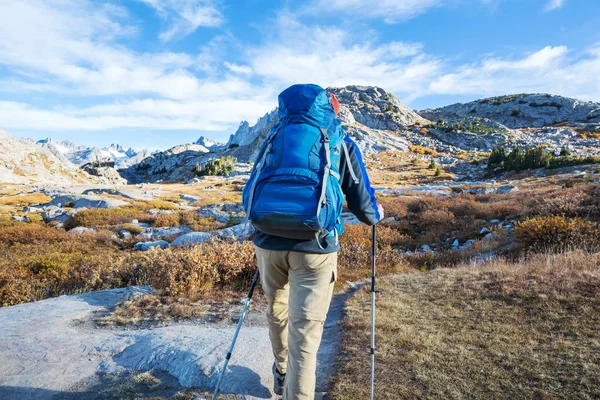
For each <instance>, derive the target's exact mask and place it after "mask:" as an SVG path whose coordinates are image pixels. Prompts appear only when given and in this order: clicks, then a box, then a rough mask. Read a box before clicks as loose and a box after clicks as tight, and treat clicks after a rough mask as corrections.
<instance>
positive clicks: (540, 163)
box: [487, 146, 600, 173]
mask: <svg viewBox="0 0 600 400" xmlns="http://www.w3.org/2000/svg"><path fill="white" fill-rule="evenodd" d="M597 163H600V157H592V156H588V157H572V156H571V155H570V152H569V150H568V149H567V148H566V147H563V149H562V150H561V155H560V156H555V155H554V153H553V152H551V151H548V150H546V149H545V148H544V147H543V146H538V147H535V148H533V147H526V148H525V150H523V149H522V148H520V147H514V148H513V149H512V150H511V151H510V153H509V152H508V151H507V150H506V148H504V147H494V148H493V149H492V152H491V153H490V156H489V158H488V163H487V170H488V173H498V172H500V173H501V172H508V171H515V172H518V171H524V170H527V169H535V168H550V169H554V168H561V167H570V166H575V165H582V164H597Z"/></svg>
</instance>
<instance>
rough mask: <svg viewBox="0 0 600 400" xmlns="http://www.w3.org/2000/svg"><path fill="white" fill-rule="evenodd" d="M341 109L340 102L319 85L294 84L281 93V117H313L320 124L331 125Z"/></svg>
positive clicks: (281, 118) (282, 118) (315, 122)
mask: <svg viewBox="0 0 600 400" xmlns="http://www.w3.org/2000/svg"><path fill="white" fill-rule="evenodd" d="M339 111H340V102H339V101H338V99H337V98H336V97H335V96H334V95H333V93H331V92H328V91H327V90H325V89H323V88H322V87H320V86H318V85H312V84H298V85H292V86H290V87H289V88H287V89H285V90H284V91H283V92H281V93H280V94H279V119H280V120H284V119H286V118H294V119H298V118H304V119H312V120H314V121H313V123H314V124H317V125H320V126H329V125H330V123H331V122H330V121H333V120H335V119H336V117H337V115H338V113H339Z"/></svg>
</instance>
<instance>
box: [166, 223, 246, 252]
mask: <svg viewBox="0 0 600 400" xmlns="http://www.w3.org/2000/svg"><path fill="white" fill-rule="evenodd" d="M253 231H254V227H253V226H252V224H251V223H250V222H244V223H241V224H238V225H235V226H232V227H229V228H225V229H220V230H218V231H213V232H190V233H186V234H185V235H181V236H179V237H178V238H177V239H175V240H173V242H172V243H171V245H172V246H193V245H195V244H199V243H204V242H206V241H208V240H210V239H212V238H214V237H216V238H219V239H229V240H233V239H235V240H243V239H246V238H248V237H249V236H250V235H251V234H252V232H253Z"/></svg>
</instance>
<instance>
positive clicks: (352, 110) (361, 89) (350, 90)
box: [223, 86, 429, 162]
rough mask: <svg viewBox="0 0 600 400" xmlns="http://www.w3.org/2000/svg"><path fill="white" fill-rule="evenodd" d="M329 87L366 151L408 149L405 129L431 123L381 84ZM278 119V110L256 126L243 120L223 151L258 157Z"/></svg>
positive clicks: (347, 124)
mask: <svg viewBox="0 0 600 400" xmlns="http://www.w3.org/2000/svg"><path fill="white" fill-rule="evenodd" d="M327 90H329V91H331V92H333V93H335V94H336V96H337V97H338V98H339V100H340V102H341V106H342V107H341V111H340V120H341V121H342V126H343V128H344V130H345V131H346V133H348V135H350V136H351V137H352V138H353V139H354V140H355V141H356V143H357V144H358V146H359V148H360V149H361V151H362V152H363V153H366V154H372V153H378V152H380V151H386V150H398V151H408V150H410V143H409V142H407V141H406V140H405V139H404V138H403V137H402V135H401V134H400V132H401V130H402V129H403V128H404V127H405V126H408V125H414V124H423V125H425V124H428V123H429V121H427V120H425V119H424V118H422V117H421V116H420V115H418V114H417V113H415V112H414V111H412V110H411V109H410V108H408V107H407V106H406V105H404V104H402V103H401V102H400V101H399V100H398V99H397V98H396V97H394V95H392V94H391V93H388V92H386V91H385V90H383V89H381V88H378V87H371V86H347V87H343V88H328V89H327ZM277 122H278V109H275V110H273V111H271V112H269V113H267V114H265V115H264V116H263V117H262V118H260V119H259V120H258V122H257V123H256V124H255V125H250V124H249V123H248V122H246V121H244V122H242V123H241V124H240V126H239V128H238V130H237V132H236V133H235V134H234V135H232V136H231V138H230V139H229V142H228V143H227V145H226V146H225V148H224V150H223V154H224V155H231V156H233V157H236V158H237V159H238V160H239V161H242V162H247V161H252V160H254V159H255V158H256V156H257V154H258V151H259V150H260V145H261V144H262V143H263V142H264V140H265V139H266V138H267V136H268V135H269V132H270V131H271V129H272V127H273V126H274V125H275V124H277Z"/></svg>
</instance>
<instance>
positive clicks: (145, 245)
mask: <svg viewBox="0 0 600 400" xmlns="http://www.w3.org/2000/svg"><path fill="white" fill-rule="evenodd" d="M153 247H160V248H161V249H166V248H167V247H169V242H167V241H165V240H158V241H156V242H139V243H136V244H135V245H134V246H133V249H134V250H140V251H148V250H150V249H151V248H153Z"/></svg>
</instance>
